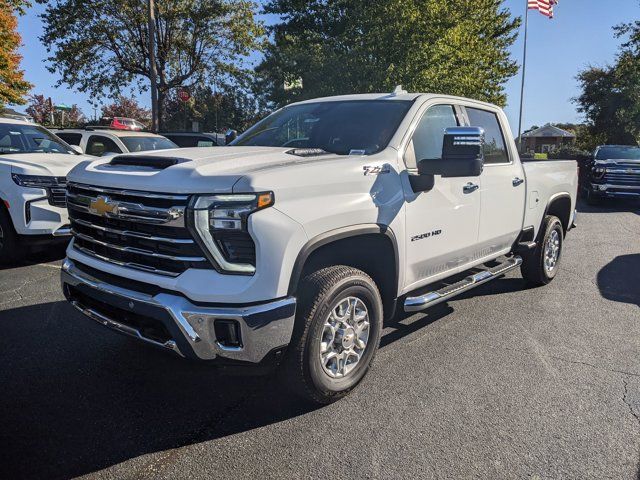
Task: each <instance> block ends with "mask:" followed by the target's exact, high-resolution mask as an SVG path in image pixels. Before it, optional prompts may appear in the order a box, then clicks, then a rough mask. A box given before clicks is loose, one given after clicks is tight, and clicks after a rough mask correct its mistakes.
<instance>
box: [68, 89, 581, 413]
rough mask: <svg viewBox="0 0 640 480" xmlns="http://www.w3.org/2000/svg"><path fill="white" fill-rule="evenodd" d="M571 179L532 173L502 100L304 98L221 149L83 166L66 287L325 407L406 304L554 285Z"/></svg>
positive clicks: (132, 329) (546, 164)
mask: <svg viewBox="0 0 640 480" xmlns="http://www.w3.org/2000/svg"><path fill="white" fill-rule="evenodd" d="M577 187H578V178H577V165H576V162H574V161H548V160H545V161H540V162H535V161H534V162H527V163H523V162H522V161H521V160H520V157H519V156H518V152H517V149H516V145H515V143H514V140H513V137H512V134H511V129H510V128H509V124H508V122H507V117H506V116H505V114H504V112H503V111H502V110H501V109H500V108H498V107H496V106H494V105H490V104H487V103H482V102H477V101H474V100H469V99H465V98H457V97H449V96H443V95H430V94H417V93H415V94H410V93H406V92H404V91H402V90H401V89H397V90H396V91H395V92H393V93H392V94H369V95H349V96H341V97H330V98H322V99H316V100H308V101H305V102H301V103H296V104H292V105H289V106H287V107H285V108H282V109H280V110H278V111H277V112H275V113H273V114H272V115H270V116H268V117H267V118H265V119H264V120H262V121H261V122H259V123H258V124H256V125H255V126H254V127H253V128H251V129H249V130H248V131H247V132H246V133H244V134H243V135H241V136H240V137H238V138H237V139H236V140H235V142H233V143H232V144H231V146H228V147H225V148H212V149H209V148H187V149H182V150H174V151H171V152H160V153H154V154H153V155H144V154H141V155H126V156H116V157H112V158H110V159H108V160H105V159H99V160H94V161H87V162H83V163H82V164H80V165H78V167H76V168H75V169H74V170H73V171H72V172H71V173H70V175H69V194H68V195H69V196H68V206H69V212H70V216H71V225H72V229H73V234H74V239H73V241H72V242H71V244H70V246H69V248H68V249H67V259H66V260H65V262H64V264H63V269H62V285H63V289H64V293H65V295H66V297H67V298H68V299H69V301H71V302H72V304H73V305H74V306H75V307H76V308H78V309H79V310H80V311H82V312H84V313H85V314H86V315H87V316H88V317H90V318H92V319H94V320H96V321H98V322H99V323H101V324H103V325H105V326H107V327H110V328H112V329H114V330H116V331H119V332H122V333H126V334H128V335H132V336H134V337H136V338H138V339H140V340H143V341H145V342H147V343H150V344H153V345H156V346H159V347H161V348H164V349H167V350H172V351H174V352H177V353H178V354H180V355H182V356H185V357H190V358H195V359H204V360H213V359H215V361H218V362H234V363H239V364H242V365H264V364H267V363H269V362H272V363H275V364H282V367H283V368H285V369H287V375H286V376H285V377H284V378H286V379H287V383H288V384H289V385H290V386H291V387H292V388H294V389H295V391H297V392H299V393H301V394H302V395H304V396H306V397H308V398H310V399H312V400H314V401H316V402H319V403H327V402H331V401H333V400H336V399H338V398H340V397H342V396H344V395H345V394H347V393H348V392H349V391H350V390H351V389H352V388H354V387H355V386H356V385H357V384H358V382H360V380H361V379H362V378H363V377H364V375H365V374H366V372H367V371H368V369H369V365H370V364H371V361H372V359H373V357H374V355H375V352H376V350H377V347H378V343H379V340H380V335H381V332H382V324H383V323H382V322H383V319H384V318H390V317H392V316H393V315H394V312H395V311H396V310H397V309H402V310H405V311H407V312H415V311H419V310H423V309H426V308H428V307H430V306H432V305H435V304H437V303H439V302H443V301H446V300H449V299H450V298H452V297H453V296H455V295H457V294H459V293H461V292H464V291H466V290H469V289H470V288H473V287H475V286H477V285H480V284H482V283H485V282H488V281H490V280H493V279H495V278H498V277H500V276H502V275H504V274H505V273H507V272H508V271H510V270H514V269H517V268H519V267H520V268H521V271H522V274H523V276H524V277H525V279H527V280H528V281H529V282H530V283H532V284H535V285H544V284H547V283H549V282H551V281H552V280H553V278H554V277H555V276H556V274H557V272H558V268H559V262H560V261H561V258H562V247H563V242H564V238H565V235H566V234H567V232H568V231H569V230H570V229H571V228H572V226H573V225H574V219H575V205H576V191H577ZM213 388H215V387H213Z"/></svg>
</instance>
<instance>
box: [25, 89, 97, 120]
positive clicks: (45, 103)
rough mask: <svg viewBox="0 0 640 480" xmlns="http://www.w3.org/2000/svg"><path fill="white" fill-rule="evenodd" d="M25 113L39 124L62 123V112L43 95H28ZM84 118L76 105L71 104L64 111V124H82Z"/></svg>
mask: <svg viewBox="0 0 640 480" xmlns="http://www.w3.org/2000/svg"><path fill="white" fill-rule="evenodd" d="M26 112H27V114H29V115H31V116H32V117H33V119H34V121H35V122H36V123H39V124H41V125H49V126H54V125H60V126H62V124H63V118H62V112H61V111H60V110H56V109H55V108H54V105H53V102H51V101H50V99H49V98H47V97H45V96H44V95H38V94H36V95H31V96H29V105H28V106H27V108H26ZM52 115H53V122H52V120H51V118H52ZM85 123H86V118H85V116H84V113H83V112H82V110H80V108H79V107H78V105H76V104H74V105H72V106H71V110H68V111H66V112H64V126H65V127H77V126H80V125H84V124H85Z"/></svg>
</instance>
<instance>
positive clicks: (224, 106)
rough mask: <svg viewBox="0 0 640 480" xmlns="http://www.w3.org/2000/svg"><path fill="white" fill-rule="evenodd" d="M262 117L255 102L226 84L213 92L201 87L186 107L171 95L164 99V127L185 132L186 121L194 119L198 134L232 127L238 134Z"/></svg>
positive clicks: (248, 95)
mask: <svg viewBox="0 0 640 480" xmlns="http://www.w3.org/2000/svg"><path fill="white" fill-rule="evenodd" d="M185 112H186V119H187V123H188V124H187V125H185ZM264 115H265V112H264V111H262V110H260V108H259V105H258V102H257V100H256V99H255V98H254V97H253V96H251V95H250V94H248V93H247V92H246V91H243V90H238V88H237V87H236V88H234V87H231V86H228V85H225V86H222V88H220V89H219V90H218V91H214V90H213V88H211V87H210V86H205V87H200V88H196V89H194V90H193V91H192V92H191V100H190V101H189V102H187V104H186V105H185V103H184V102H182V101H181V100H180V99H178V96H177V94H176V93H175V92H174V93H172V94H171V95H169V96H168V97H167V103H166V128H167V129H168V130H183V129H185V128H187V129H189V128H190V126H191V124H190V121H191V120H196V121H198V122H199V124H200V128H201V130H202V131H206V132H218V133H224V130H225V129H228V128H232V129H234V130H238V131H240V132H242V131H244V130H246V129H248V128H249V127H250V126H252V125H253V124H254V123H256V122H257V121H258V120H260V118H262V117H263V116H264Z"/></svg>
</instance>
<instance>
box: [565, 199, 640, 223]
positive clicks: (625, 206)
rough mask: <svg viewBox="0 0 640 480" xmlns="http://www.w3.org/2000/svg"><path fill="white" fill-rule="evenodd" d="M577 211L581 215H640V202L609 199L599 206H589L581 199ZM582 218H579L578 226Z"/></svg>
mask: <svg viewBox="0 0 640 480" xmlns="http://www.w3.org/2000/svg"><path fill="white" fill-rule="evenodd" d="M576 209H577V210H578V212H579V213H606V212H630V213H635V214H636V215H640V201H638V200H626V199H623V198H607V199H604V200H603V201H602V203H601V204H599V205H589V204H588V203H587V202H586V201H585V200H583V199H579V200H578V204H577V205H576ZM579 223H580V218H578V224H579Z"/></svg>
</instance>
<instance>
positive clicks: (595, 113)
mask: <svg viewBox="0 0 640 480" xmlns="http://www.w3.org/2000/svg"><path fill="white" fill-rule="evenodd" d="M614 31H615V35H616V36H617V37H618V38H625V40H624V41H623V43H622V45H621V46H620V50H619V52H618V54H617V56H616V61H615V63H614V64H613V65H608V66H604V67H594V66H591V67H589V68H587V69H585V70H583V71H581V72H580V73H579V74H578V77H577V79H578V83H579V85H580V89H581V93H580V95H579V96H578V97H577V98H575V99H574V102H575V103H576V104H577V106H578V111H579V112H581V113H582V114H583V115H584V117H585V118H586V120H587V122H588V138H589V139H590V142H589V144H590V145H588V146H596V145H598V144H602V143H610V144H636V143H637V142H638V140H639V139H640V21H634V22H630V23H626V24H623V25H619V26H617V27H615V29H614ZM594 144H595V145H594ZM585 146H587V145H585Z"/></svg>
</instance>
